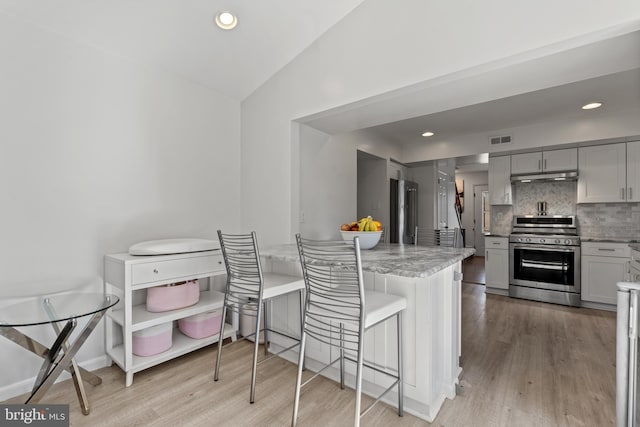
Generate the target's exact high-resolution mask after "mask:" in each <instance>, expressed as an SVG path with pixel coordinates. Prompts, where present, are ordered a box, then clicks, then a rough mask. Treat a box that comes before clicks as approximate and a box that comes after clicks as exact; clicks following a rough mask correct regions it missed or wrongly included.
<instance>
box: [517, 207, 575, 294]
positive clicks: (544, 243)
mask: <svg viewBox="0 0 640 427" xmlns="http://www.w3.org/2000/svg"><path fill="white" fill-rule="evenodd" d="M509 260H510V265H509V295H510V296H513V297H516V298H526V299H532V300H537V301H544V302H552V303H556V304H564V305H572V306H579V305H580V238H579V237H578V236H577V232H576V227H575V217H567V216H545V217H537V216H532V215H528V216H517V217H514V227H513V232H512V234H511V236H510V238H509Z"/></svg>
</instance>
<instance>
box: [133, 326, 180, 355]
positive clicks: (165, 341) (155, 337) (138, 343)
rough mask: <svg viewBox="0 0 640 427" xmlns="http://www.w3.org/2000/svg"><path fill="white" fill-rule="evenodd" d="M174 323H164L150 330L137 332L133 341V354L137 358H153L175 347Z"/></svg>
mask: <svg viewBox="0 0 640 427" xmlns="http://www.w3.org/2000/svg"><path fill="white" fill-rule="evenodd" d="M172 333H173V322H168V323H163V324H161V325H156V326H152V327H150V328H146V329H142V330H141V331H135V332H134V333H133V336H132V337H131V339H132V344H133V348H132V350H131V351H132V352H133V354H135V355H136V356H153V355H154V354H158V353H162V352H163V351H167V350H169V349H170V348H171V346H172V345H173V337H172Z"/></svg>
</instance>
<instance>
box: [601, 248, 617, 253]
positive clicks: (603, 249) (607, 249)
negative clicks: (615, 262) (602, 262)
mask: <svg viewBox="0 0 640 427" xmlns="http://www.w3.org/2000/svg"><path fill="white" fill-rule="evenodd" d="M598 250H599V251H602V252H615V251H616V250H615V249H611V248H598Z"/></svg>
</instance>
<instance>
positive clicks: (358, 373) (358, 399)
mask: <svg viewBox="0 0 640 427" xmlns="http://www.w3.org/2000/svg"><path fill="white" fill-rule="evenodd" d="M363 342H364V340H363V339H361V340H360V342H359V343H358V365H357V367H356V410H355V413H356V418H355V420H354V422H353V426H354V427H359V426H360V406H361V405H360V402H361V400H362V362H363V357H364V355H363V351H362V350H363V349H362V347H363Z"/></svg>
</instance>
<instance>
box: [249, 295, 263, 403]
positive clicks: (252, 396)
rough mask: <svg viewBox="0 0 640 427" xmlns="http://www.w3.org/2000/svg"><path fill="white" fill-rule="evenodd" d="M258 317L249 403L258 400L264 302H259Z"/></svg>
mask: <svg viewBox="0 0 640 427" xmlns="http://www.w3.org/2000/svg"><path fill="white" fill-rule="evenodd" d="M257 311H258V313H257V316H256V333H255V335H254V336H253V338H254V339H255V345H254V346H253V368H252V369H251V393H250V394H249V403H253V402H255V398H256V370H257V368H258V350H259V348H260V319H261V318H262V301H258V304H257Z"/></svg>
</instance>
